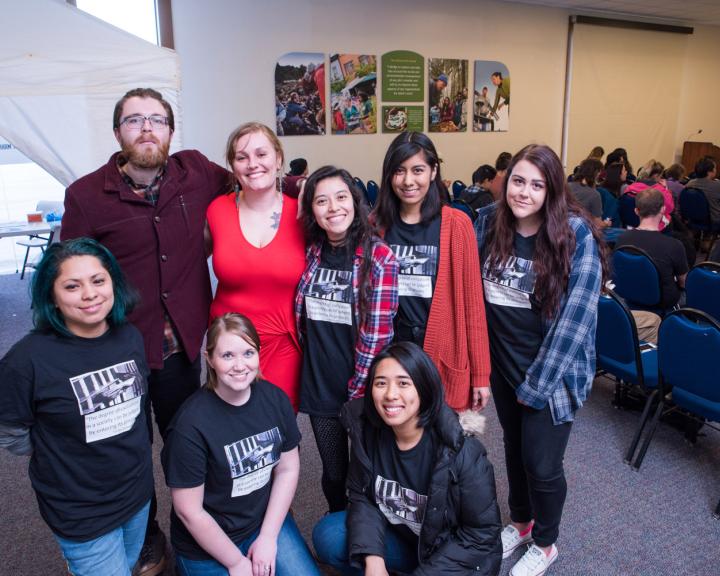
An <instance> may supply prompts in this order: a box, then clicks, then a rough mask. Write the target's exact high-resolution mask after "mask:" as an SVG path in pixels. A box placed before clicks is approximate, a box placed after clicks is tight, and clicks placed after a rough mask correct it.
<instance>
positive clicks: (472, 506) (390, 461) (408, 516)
mask: <svg viewBox="0 0 720 576" xmlns="http://www.w3.org/2000/svg"><path fill="white" fill-rule="evenodd" d="M341 418H342V420H343V422H344V423H345V425H346V427H347V429H348V431H349V435H350V438H351V440H352V451H351V459H350V475H349V478H348V490H349V498H350V507H349V508H348V510H347V511H344V512H337V513H334V514H329V515H327V516H325V517H324V518H323V519H322V520H320V522H319V523H318V524H317V525H316V526H315V529H314V530H313V543H314V545H315V550H316V552H317V554H318V556H319V558H320V560H321V561H322V562H325V563H327V564H330V565H331V566H333V567H335V568H336V569H338V570H340V572H341V573H342V574H343V575H345V574H348V575H361V574H365V575H366V576H369V575H385V576H387V574H388V573H393V574H395V573H398V572H399V573H403V574H415V575H420V574H427V575H431V574H432V575H440V574H456V575H463V574H464V575H467V576H470V575H495V574H497V573H498V571H499V569H500V563H501V554H502V547H501V544H500V511H499V509H498V505H497V501H496V497H495V476H494V472H493V467H492V465H491V464H490V462H489V461H488V459H487V456H486V454H485V448H484V447H483V445H482V444H481V443H480V441H479V440H478V439H477V438H475V437H474V436H473V435H468V434H471V432H464V431H463V427H462V426H461V424H460V422H459V420H458V416H457V415H456V414H455V413H454V412H453V410H452V409H451V408H450V407H449V406H448V405H447V404H445V402H444V401H443V383H442V382H441V381H440V374H439V373H438V370H437V368H436V367H435V365H434V364H433V363H432V361H431V360H430V358H429V357H428V356H427V354H425V352H423V350H422V349H421V348H420V347H419V346H417V345H416V344H414V343H411V342H398V343H395V344H392V345H390V346H389V347H387V348H386V349H385V350H384V351H383V352H381V353H380V354H379V355H378V356H376V357H375V360H374V361H373V363H372V365H371V367H370V372H369V375H368V391H367V394H366V395H365V398H363V399H357V400H352V401H350V402H349V403H347V404H346V405H345V406H344V408H343V411H342V415H341ZM468 420H474V419H468Z"/></svg>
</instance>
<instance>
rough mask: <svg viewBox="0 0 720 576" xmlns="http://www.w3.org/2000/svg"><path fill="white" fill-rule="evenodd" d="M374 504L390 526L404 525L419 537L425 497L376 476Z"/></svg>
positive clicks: (425, 501) (393, 481)
mask: <svg viewBox="0 0 720 576" xmlns="http://www.w3.org/2000/svg"><path fill="white" fill-rule="evenodd" d="M375 502H377V505H378V508H380V511H381V512H382V513H383V515H384V516H385V518H387V521H388V522H390V524H404V525H405V526H407V527H408V528H410V530H412V531H413V533H414V534H417V535H420V528H421V527H422V523H423V519H424V518H425V507H426V505H427V496H425V495H424V494H418V493H417V492H415V491H414V490H410V489H409V488H404V487H403V486H401V485H400V484H399V483H398V482H395V480H388V479H386V478H383V477H382V476H380V475H379V474H378V475H377V476H376V477H375Z"/></svg>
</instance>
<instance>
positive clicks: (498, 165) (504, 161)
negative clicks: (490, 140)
mask: <svg viewBox="0 0 720 576" xmlns="http://www.w3.org/2000/svg"><path fill="white" fill-rule="evenodd" d="M510 160H512V154H510V152H500V154H498V157H497V159H496V160H495V170H497V174H496V175H495V179H494V180H493V182H492V187H491V192H492V195H493V196H494V197H495V198H500V196H502V194H503V187H504V186H505V176H506V175H507V169H508V166H510Z"/></svg>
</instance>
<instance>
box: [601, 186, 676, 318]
mask: <svg viewBox="0 0 720 576" xmlns="http://www.w3.org/2000/svg"><path fill="white" fill-rule="evenodd" d="M635 212H636V213H637V215H638V217H639V218H640V225H639V226H638V227H637V228H636V229H635V230H628V231H626V232H623V233H622V234H621V235H620V236H619V237H618V239H617V243H616V244H615V249H617V248H620V247H621V246H637V247H638V248H641V249H642V250H644V251H645V252H647V253H648V255H649V256H650V257H651V258H652V259H653V261H654V262H655V265H656V266H657V268H658V271H659V272H660V283H661V285H662V292H663V301H662V302H661V303H660V306H661V307H662V308H664V309H670V308H672V307H673V306H675V305H676V304H677V303H678V302H679V300H680V297H681V295H682V289H683V288H684V287H685V276H686V275H687V272H688V263H687V260H686V257H685V250H684V248H683V245H682V243H681V242H680V241H679V240H677V239H675V238H672V237H671V236H668V235H667V234H660V233H659V232H658V225H659V222H660V220H661V219H662V218H663V214H664V212H665V199H664V198H663V194H662V192H660V190H658V189H657V188H654V187H650V188H646V189H645V190H642V191H641V192H638V194H637V196H636V197H635Z"/></svg>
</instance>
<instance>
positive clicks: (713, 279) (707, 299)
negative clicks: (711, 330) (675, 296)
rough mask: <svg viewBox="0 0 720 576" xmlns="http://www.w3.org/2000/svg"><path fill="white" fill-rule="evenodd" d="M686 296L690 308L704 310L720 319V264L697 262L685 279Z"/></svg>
mask: <svg viewBox="0 0 720 576" xmlns="http://www.w3.org/2000/svg"><path fill="white" fill-rule="evenodd" d="M685 296H686V305H687V307H688V308H695V309H696V310H702V311H703V312H705V313H707V314H709V315H710V316H712V317H713V318H714V319H715V320H718V321H720V264H719V263H717V262H700V263H699V264H696V265H695V266H694V267H693V269H692V270H690V272H688V275H687V278H686V280H685Z"/></svg>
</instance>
